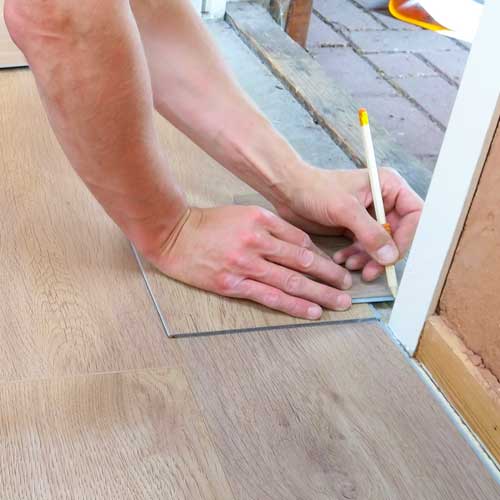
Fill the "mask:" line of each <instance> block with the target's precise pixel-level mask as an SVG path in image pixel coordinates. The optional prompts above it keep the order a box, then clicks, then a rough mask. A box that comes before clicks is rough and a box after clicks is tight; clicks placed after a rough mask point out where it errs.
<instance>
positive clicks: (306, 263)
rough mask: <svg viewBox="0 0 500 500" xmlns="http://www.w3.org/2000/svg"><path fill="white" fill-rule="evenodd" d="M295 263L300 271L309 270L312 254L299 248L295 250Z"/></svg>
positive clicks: (311, 263) (305, 249)
mask: <svg viewBox="0 0 500 500" xmlns="http://www.w3.org/2000/svg"><path fill="white" fill-rule="evenodd" d="M297 262H298V263H299V265H300V267H301V269H304V270H307V269H310V268H311V266H312V265H313V262H314V253H313V252H312V251H311V250H308V249H307V248H299V249H298V250H297Z"/></svg>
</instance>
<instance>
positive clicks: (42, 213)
mask: <svg viewBox="0 0 500 500" xmlns="http://www.w3.org/2000/svg"><path fill="white" fill-rule="evenodd" d="M0 109H1V110H2V112H1V113H0V137H1V138H2V141H1V146H0V147H1V154H0V172H1V174H2V181H1V182H0V213H1V214H2V215H1V217H0V235H1V236H0V256H1V260H2V264H1V265H0V343H1V345H2V348H1V349H0V380H14V379H20V378H36V377H48V376H57V375H71V374H79V373H89V372H103V371H115V370H127V369H133V368H151V367H157V366H161V365H165V364H166V363H172V364H177V357H176V356H177V353H176V348H175V346H174V345H173V344H171V343H165V342H163V340H164V338H165V334H164V332H163V329H162V327H161V323H160V321H159V318H158V315H157V312H156V310H155V308H154V306H153V304H152V301H151V299H150V296H149V294H148V292H147V289H146V287H145V284H144V281H143V278H142V275H141V273H140V270H139V268H138V266H137V262H136V260H135V258H134V257H133V254H132V252H131V249H130V246H129V244H128V242H127V241H126V239H125V238H124V237H123V236H122V235H121V232H120V231H119V230H118V229H117V228H116V227H115V225H114V224H113V222H112V221H111V220H110V219H109V218H108V216H107V215H106V214H105V213H104V211H103V210H102V209H101V207H100V206H99V205H98V203H97V202H96V201H95V200H94V199H93V198H92V196H91V195H90V194H89V193H88V192H87V190H86V188H85V187H84V185H83V183H82V182H81V181H80V179H78V177H77V176H76V174H75V173H74V172H73V170H72V169H71V167H70V165H69V164H68V162H67V160H66V159H65V157H64V155H63V153H62V151H61V148H60V147H59V145H58V144H57V141H56V139H55V137H54V135H53V133H52V131H51V130H50V127H49V123H48V120H47V118H46V115H45V112H44V111H43V108H42V105H41V103H40V100H39V97H38V93H37V90H36V87H35V83H34V79H33V76H32V74H31V72H30V71H29V70H26V69H20V70H9V71H2V72H0Z"/></svg>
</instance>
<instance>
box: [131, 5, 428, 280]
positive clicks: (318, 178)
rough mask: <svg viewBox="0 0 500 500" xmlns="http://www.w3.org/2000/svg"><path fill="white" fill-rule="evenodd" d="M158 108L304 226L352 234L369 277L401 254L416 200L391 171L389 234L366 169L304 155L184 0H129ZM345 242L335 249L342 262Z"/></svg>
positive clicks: (353, 265) (386, 180)
mask: <svg viewBox="0 0 500 500" xmlns="http://www.w3.org/2000/svg"><path fill="white" fill-rule="evenodd" d="M131 5H132V8H133V11H134V15H135V16H136V19H137V22H138V26H139V29H140V32H141V37H142V40H143V43H144V47H145V52H146V56H147V59H148V64H149V68H150V73H151V78H152V85H153V92H154V100H155V105H156V108H157V109H158V111H159V112H160V113H161V114H163V115H164V116H165V117H166V118H167V119H168V120H169V121H171V122H172V123H173V124H174V125H176V126H177V127H178V128H179V129H180V130H182V131H183V132H184V133H185V134H186V135H188V136H189V137H190V138H191V139H192V140H193V141H194V142H196V143H197V144H198V145H199V146H200V147H201V148H202V149H204V150H205V151H207V152H208V153H209V154H210V155H211V156H212V157H214V158H215V159H216V160H218V161H219V163H221V164H222V165H223V166H224V167H226V168H227V169H228V170H230V171H231V172H233V173H234V174H236V175H237V176H239V177H240V178H241V179H243V180H244V181H246V182H247V183H248V184H250V185H251V186H252V187H253V188H255V189H256V190H257V191H259V192H260V193H262V194H263V195H264V196H265V197H266V198H268V199H269V201H271V202H272V203H273V204H274V205H275V207H276V208H277V209H278V212H279V213H280V215H282V216H283V217H285V218H286V219H287V220H289V221H291V222H293V223H294V224H296V225H298V226H299V227H302V228H303V229H305V230H307V231H309V232H316V233H323V234H331V233H339V232H346V233H348V234H353V235H354V237H355V239H356V242H357V245H356V247H355V248H357V249H358V250H359V251H355V248H351V249H349V252H347V253H348V254H349V255H350V257H351V258H350V260H349V262H348V267H349V268H350V269H363V268H365V272H364V276H365V278H367V279H374V278H376V277H377V276H378V275H380V274H381V273H382V272H383V267H382V265H380V264H388V263H391V262H394V261H395V260H397V258H398V257H400V256H403V255H404V254H405V252H406V251H407V249H408V248H409V245H410V243H411V240H412V238H413V235H414V232H415V229H416V226H417V222H418V220H419V217H420V212H421V209H422V200H420V199H419V197H418V196H417V195H416V194H415V193H414V192H413V191H412V190H411V189H410V188H409V187H408V185H407V184H406V182H405V181H404V180H403V179H401V177H400V176H399V175H398V174H396V173H395V172H392V171H384V172H383V174H382V183H383V191H384V192H383V195H384V199H385V204H386V210H387V212H388V213H390V219H391V222H392V226H393V230H394V240H392V239H391V238H390V237H389V236H388V234H387V233H386V231H385V230H383V229H382V228H381V227H380V226H379V225H378V224H377V223H376V222H375V220H374V219H373V218H372V217H371V215H370V214H369V213H368V211H367V210H366V209H367V208H368V207H369V206H370V205H371V194H370V188H369V183H368V176H367V174H366V172H359V171H357V172H353V171H350V172H343V171H334V172H324V171H319V170H318V169H316V168H314V167H312V166H310V165H307V164H306V163H305V162H304V161H303V160H302V159H301V158H300V157H299V156H298V155H297V153H296V152H295V151H294V150H293V148H292V147H291V146H290V145H289V144H288V142H287V141H286V140H285V139H284V138H283V137H282V136H281V135H280V134H279V133H278V132H277V131H276V130H275V129H274V128H273V127H272V125H271V124H270V123H269V121H268V120H267V119H266V118H265V117H264V116H263V115H262V114H261V113H260V112H259V111H258V110H257V109H256V107H255V106H254V104H253V103H252V102H251V101H250V100H249V99H248V97H247V96H246V95H245V94H244V93H243V92H242V90H241V89H240V87H239V86H238V84H237V83H236V82H235V80H234V78H233V77H232V75H231V74H230V72H229V70H228V68H227V66H226V65H225V64H224V61H223V60H222V58H221V55H220V54H219V52H218V50H217V47H216V46H215V44H214V42H213V40H212V39H211V37H210V35H209V33H208V31H207V29H206V28H205V26H204V25H203V23H202V22H201V20H200V16H199V15H198V14H197V13H196V12H195V11H194V9H193V8H192V6H191V4H190V2H189V0H169V1H162V0H131ZM346 255H347V254H346V252H343V253H342V254H340V255H339V256H338V259H337V261H338V262H344V261H345V259H346Z"/></svg>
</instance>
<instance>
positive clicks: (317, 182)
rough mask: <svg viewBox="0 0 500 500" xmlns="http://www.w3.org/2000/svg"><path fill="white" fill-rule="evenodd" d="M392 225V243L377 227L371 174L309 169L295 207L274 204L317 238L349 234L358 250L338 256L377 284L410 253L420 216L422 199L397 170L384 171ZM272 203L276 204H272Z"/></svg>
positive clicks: (293, 198) (294, 194)
mask: <svg viewBox="0 0 500 500" xmlns="http://www.w3.org/2000/svg"><path fill="white" fill-rule="evenodd" d="M379 176H380V184H381V188H382V196H383V199H384V207H385V212H386V216H387V222H388V223H389V224H390V225H391V228H392V238H391V237H390V236H389V234H388V233H387V232H386V231H385V230H384V229H383V228H382V227H381V226H380V224H378V223H377V222H376V220H375V219H374V217H373V215H372V213H373V206H372V201H373V200H372V194H371V189H370V182H369V178H368V171H367V170H366V169H360V170H334V171H331V170H322V169H317V168H314V167H306V168H305V169H303V171H302V173H301V177H300V179H299V180H298V181H297V182H296V187H295V188H292V189H291V190H290V196H289V198H290V201H289V202H288V203H286V204H284V203H274V204H275V207H276V209H277V211H278V213H279V214H280V215H281V216H282V217H283V218H285V219H286V220H288V221H290V222H292V223H293V224H295V225H296V226H298V227H301V228H302V229H304V230H306V231H308V232H309V233H316V234H337V235H339V234H345V235H346V236H349V237H350V238H352V239H353V244H352V245H351V246H349V247H347V248H345V249H343V250H339V251H338V252H337V253H336V254H335V255H334V260H335V262H336V263H338V264H344V265H345V267H346V268H347V269H349V270H352V271H354V270H362V271H363V272H362V276H363V279H364V280H366V281H372V280H374V279H376V278H377V277H378V276H380V274H381V273H382V272H383V270H384V267H383V266H384V265H387V264H393V263H394V262H396V261H397V260H399V259H400V258H402V257H403V256H404V255H405V253H406V252H407V250H408V249H409V247H410V245H411V242H412V240H413V237H414V235H415V231H416V228H417V224H418V221H419V219H420V215H421V213H422V208H423V201H422V199H421V198H420V197H419V196H418V195H417V194H416V193H415V192H414V191H413V190H412V189H411V188H410V187H409V186H408V184H407V183H406V181H405V180H404V179H403V178H402V177H401V176H400V175H399V174H398V173H397V172H396V171H394V170H392V169H388V168H380V169H379ZM271 201H272V200H271Z"/></svg>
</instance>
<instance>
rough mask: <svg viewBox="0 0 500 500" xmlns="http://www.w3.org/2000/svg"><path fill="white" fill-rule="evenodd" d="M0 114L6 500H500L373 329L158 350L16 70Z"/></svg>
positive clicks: (108, 236) (137, 277) (6, 79)
mask: <svg viewBox="0 0 500 500" xmlns="http://www.w3.org/2000/svg"><path fill="white" fill-rule="evenodd" d="M0 109H1V110H2V113H0V138H1V142H0V171H1V173H2V182H1V183H0V213H1V214H2V216H1V218H0V256H1V260H2V262H1V265H0V342H1V345H2V348H1V349H0V498H1V499H6V500H11V499H14V498H23V499H36V500H40V499H42V500H43V499H57V500H59V499H88V498H95V499H117V498H120V499H221V500H225V499H228V500H233V499H234V500H235V499H238V500H239V499H256V500H257V499H258V500H265V499H273V500H280V499H287V500H289V499H292V500H293V499H296V500H306V499H311V500H327V499H328V500H331V499H335V500H336V499H338V500H342V499H346V498H350V499H363V500H365V499H373V500H380V499H384V500H385V499H394V500H396V499H401V498H412V499H432V500H433V499H450V500H451V499H453V500H461V499H463V500H470V499H478V500H479V499H486V498H487V499H494V498H500V490H499V489H498V486H497V484H496V483H495V482H494V480H493V479H492V478H491V477H490V476H489V475H488V473H487V471H486V469H485V468H484V467H483V466H482V464H481V463H480V461H479V459H478V458H477V456H476V455H475V454H474V453H473V451H472V450H471V449H470V447H469V446H468V444H467V443H466V441H465V440H464V439H463V438H462V436H461V435H460V434H459V432H458V431H457V429H456V428H455V427H454V426H453V424H452V423H451V422H450V421H449V419H448V417H447V416H446V414H445V412H444V411H443V409H442V408H441V407H440V406H439V405H438V404H437V403H436V401H435V400H434V398H433V396H432V395H431V393H430V392H429V390H428V389H427V387H426V386H425V385H424V384H423V382H422V381H421V380H420V378H419V377H418V376H417V374H416V372H415V371H414V370H413V368H412V367H411V365H410V364H409V363H408V361H407V360H406V359H405V358H404V356H403V355H402V354H401V353H400V351H399V350H398V349H397V348H396V346H395V345H393V343H392V342H391V341H390V339H389V338H388V336H387V335H386V334H385V332H384V331H383V329H382V328H381V326H380V324H379V323H378V322H376V321H373V320H368V321H365V320H362V319H359V318H363V317H367V316H368V317H369V315H365V316H363V315H361V316H360V315H359V314H358V315H357V316H356V315H355V316H351V317H354V318H358V319H357V320H354V321H349V322H344V323H342V322H340V323H332V324H327V325H309V326H302V327H299V328H283V329H272V330H266V331H256V332H255V331H254V332H239V333H238V332H234V331H232V332H231V333H226V334H217V335H204V336H203V335H197V336H188V337H180V338H178V339H168V338H167V337H166V336H165V335H164V332H163V330H162V327H161V322H160V320H159V317H158V314H157V312H156V311H155V307H154V304H153V302H152V300H151V298H150V296H149V295H148V292H147V289H146V287H145V284H144V282H143V278H142V276H141V273H140V270H139V268H138V266H137V262H136V261H135V259H134V257H133V254H132V252H131V250H130V247H129V246H128V243H127V242H126V241H125V240H124V238H123V237H122V236H121V234H120V233H119V231H118V230H117V229H116V228H115V227H114V225H113V224H112V223H111V222H110V221H109V220H108V218H107V217H106V216H105V214H104V213H103V211H102V209H101V208H100V207H99V206H98V205H97V203H96V202H95V201H94V200H93V199H92V198H91V196H90V195H89V194H88V193H87V192H86V190H85V188H84V187H83V185H82V183H81V182H80V181H79V180H78V179H77V177H76V175H75V174H74V173H73V172H72V170H71V168H70V167H69V165H68V164H67V161H66V160H65V159H64V156H63V154H62V152H61V150H60V147H59V146H58V144H57V142H56V141H55V138H54V136H53V135H52V133H51V132H50V129H49V126H48V122H47V119H46V118H45V115H44V113H43V110H42V107H41V105H40V102H39V99H38V96H37V94H36V89H35V86H34V82H33V78H32V76H31V74H30V72H29V71H28V70H15V71H4V72H0ZM162 138H163V141H164V144H165V145H166V146H168V144H169V141H172V140H174V139H172V135H171V134H165V133H164V132H163V131H162ZM182 140H183V139H182ZM180 142H181V140H180V139H178V137H176V138H175V140H174V142H172V143H171V144H174V145H177V146H176V148H175V149H169V150H168V152H169V156H171V157H172V163H173V164H174V165H176V172H177V175H178V176H179V178H180V179H181V181H183V182H185V181H186V176H187V175H188V174H187V173H186V172H185V171H183V170H182V169H181V168H180V167H179V165H180V161H181V160H180V158H183V159H185V158H186V156H185V154H186V153H185V151H184V150H183V148H184V147H185V148H187V149H188V150H189V149H191V151H192V153H191V154H192V158H193V160H192V161H195V160H196V159H197V158H199V152H198V151H197V150H196V149H195V148H193V147H191V146H189V144H188V143H187V142H186V146H183V148H181V147H180V146H178V145H179V144H180ZM182 155H183V156H182ZM207 168H209V165H208V164H206V163H205V162H204V161H201V163H200V164H199V170H198V178H199V183H198V184H197V185H196V186H192V188H191V189H192V191H191V192H190V194H189V196H190V197H191V198H192V199H193V198H196V197H198V199H201V200H202V201H203V199H205V200H207V203H208V202H209V201H210V199H208V198H206V197H207V196H209V193H210V190H211V188H210V186H209V185H208V184H204V183H203V178H205V177H206V176H209V173H208V172H207V171H206V170H205V169H207ZM185 170H186V169H185ZM231 182H232V181H231ZM228 186H229V187H230V184H227V185H225V186H223V187H220V189H221V190H222V189H223V188H224V189H228ZM216 187H217V188H218V189H219V186H216ZM223 194H224V193H221V195H223ZM229 194H230V193H229V192H226V195H227V196H229ZM231 194H234V192H233V193H231ZM204 197H205V198H204ZM228 202H230V198H228ZM161 278H162V280H163V281H164V278H163V277H161ZM155 279H158V280H160V277H159V276H157V277H156V278H155ZM158 282H159V281H158ZM167 300H170V301H171V303H172V304H174V306H173V307H177V308H181V307H185V303H182V302H181V301H180V298H179V297H178V296H175V295H174V296H170V297H168V296H167V295H164V296H163V300H162V307H163V308H164V312H165V311H166V309H165V304H166V303H167ZM192 302H193V303H194V301H192ZM207 304H208V303H207ZM188 305H189V304H188ZM206 307H207V309H206V310H205V311H203V310H202V311H201V312H200V313H199V316H200V317H201V316H202V315H203V314H207V315H210V314H211V313H212V311H211V310H210V309H209V306H206ZM210 307H211V306H210ZM231 307H232V306H231ZM234 307H235V309H234V311H236V312H235V314H236V313H237V311H238V308H237V306H236V305H235V306H234ZM362 307H366V308H369V306H367V305H364V306H363V305H362ZM358 310H359V309H358ZM190 321H194V315H193V319H191V320H190Z"/></svg>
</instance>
